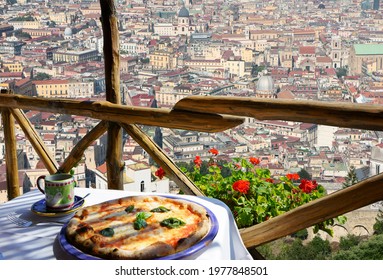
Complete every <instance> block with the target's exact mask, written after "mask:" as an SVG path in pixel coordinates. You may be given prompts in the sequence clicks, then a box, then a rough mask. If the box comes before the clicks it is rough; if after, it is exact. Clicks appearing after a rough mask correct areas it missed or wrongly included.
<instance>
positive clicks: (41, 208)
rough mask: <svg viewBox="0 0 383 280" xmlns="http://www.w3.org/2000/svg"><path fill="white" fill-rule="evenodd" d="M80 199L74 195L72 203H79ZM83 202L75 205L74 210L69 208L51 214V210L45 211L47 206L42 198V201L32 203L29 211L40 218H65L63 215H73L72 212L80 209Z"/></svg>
mask: <svg viewBox="0 0 383 280" xmlns="http://www.w3.org/2000/svg"><path fill="white" fill-rule="evenodd" d="M81 199H82V197H80V196H77V195H76V196H75V197H74V203H76V202H77V201H80V200H81ZM84 202H85V200H83V201H82V202H80V203H79V204H77V205H76V206H75V207H74V208H71V209H69V210H67V211H60V212H52V211H51V210H48V209H47V206H46V204H45V199H44V198H43V199H41V200H39V201H37V202H35V203H33V205H32V208H31V210H32V212H33V213H35V214H37V215H40V216H45V217H57V216H65V215H68V214H70V213H73V212H74V211H76V210H78V209H79V208H80V207H82V205H83V204H84Z"/></svg>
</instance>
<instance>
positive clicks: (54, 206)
mask: <svg viewBox="0 0 383 280" xmlns="http://www.w3.org/2000/svg"><path fill="white" fill-rule="evenodd" d="M43 181H44V184H42V182H43ZM42 185H44V187H42ZM75 186H76V182H75V180H74V177H73V176H72V175H70V174H66V173H57V174H53V175H42V176H40V177H38V178H37V188H38V189H39V190H40V191H41V192H42V193H43V194H45V203H46V207H47V210H49V211H54V212H58V211H66V210H68V209H70V208H71V207H72V205H73V203H74V197H75V195H74V188H75Z"/></svg>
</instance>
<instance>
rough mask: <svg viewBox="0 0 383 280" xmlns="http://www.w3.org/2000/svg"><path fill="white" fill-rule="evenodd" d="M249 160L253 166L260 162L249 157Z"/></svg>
mask: <svg viewBox="0 0 383 280" xmlns="http://www.w3.org/2000/svg"><path fill="white" fill-rule="evenodd" d="M249 160H250V162H251V163H252V164H254V165H257V164H259V163H260V160H259V159H258V158H255V157H251V158H250V159H249Z"/></svg>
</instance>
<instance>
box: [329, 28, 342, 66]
mask: <svg viewBox="0 0 383 280" xmlns="http://www.w3.org/2000/svg"><path fill="white" fill-rule="evenodd" d="M341 56H342V40H341V38H340V36H338V35H336V36H332V37H331V54H330V57H331V59H332V67H333V68H340V67H342V66H343V65H342V57H341Z"/></svg>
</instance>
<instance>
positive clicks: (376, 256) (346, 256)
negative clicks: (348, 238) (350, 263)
mask: <svg viewBox="0 0 383 280" xmlns="http://www.w3.org/2000/svg"><path fill="white" fill-rule="evenodd" d="M332 259H334V260H383V235H382V234H379V235H373V236H372V237H370V238H369V239H368V240H366V241H361V242H360V243H359V244H358V245H356V246H353V247H350V249H349V250H341V251H339V252H338V253H336V254H334V255H333V256H332Z"/></svg>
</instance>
